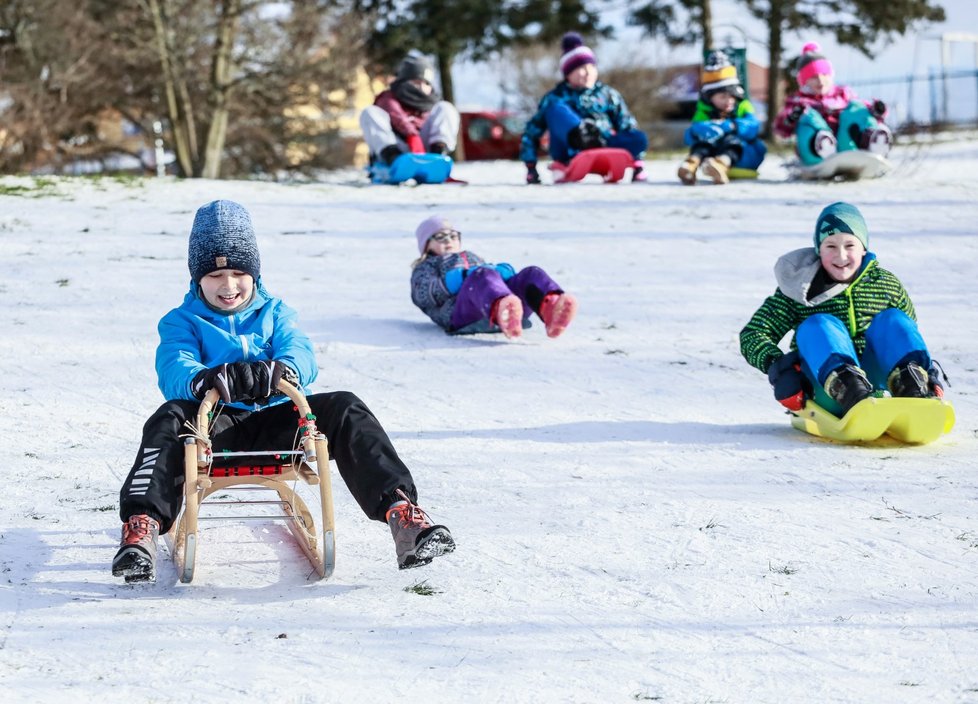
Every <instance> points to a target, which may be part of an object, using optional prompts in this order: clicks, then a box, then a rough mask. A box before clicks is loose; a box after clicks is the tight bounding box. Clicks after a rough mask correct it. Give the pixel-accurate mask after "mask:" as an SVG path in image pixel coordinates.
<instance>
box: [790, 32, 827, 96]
mask: <svg viewBox="0 0 978 704" xmlns="http://www.w3.org/2000/svg"><path fill="white" fill-rule="evenodd" d="M821 50H822V47H820V46H819V45H818V44H817V43H815V42H809V43H808V44H806V45H805V46H803V47H802V48H801V56H800V57H799V58H798V64H797V66H798V69H797V73H796V77H797V78H798V85H800V86H803V85H805V83H807V82H808V79H809V78H811V77H812V76H831V75H832V73H833V72H832V64H831V63H829V60H828V59H826V58H825V56H824V55H823V54H822V53H821Z"/></svg>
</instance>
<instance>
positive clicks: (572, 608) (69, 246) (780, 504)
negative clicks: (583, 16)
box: [0, 141, 978, 703]
mask: <svg viewBox="0 0 978 704" xmlns="http://www.w3.org/2000/svg"><path fill="white" fill-rule="evenodd" d="M893 159H894V161H895V162H896V164H897V168H896V169H895V171H894V172H893V173H892V174H891V175H890V176H888V177H887V178H885V179H881V180H877V181H870V182H860V183H846V184H831V185H830V184H819V183H816V184H810V183H809V184H799V183H791V182H787V181H786V180H785V175H784V171H783V169H782V168H781V165H780V162H779V160H778V159H777V158H772V159H770V160H769V162H768V163H767V164H765V166H764V167H763V168H762V173H761V179H760V180H759V181H757V182H738V183H734V184H732V185H730V186H728V187H724V188H717V187H712V186H707V185H704V186H699V187H696V188H686V187H683V186H681V185H679V183H678V181H676V180H675V168H676V166H677V162H676V160H675V159H672V160H661V161H656V160H653V161H651V162H650V164H649V168H650V175H651V182H650V183H649V184H646V185H630V184H620V185H616V186H605V185H602V184H599V183H585V184H581V185H576V186H560V187H551V186H542V187H532V188H531V187H527V186H524V185H522V179H523V170H522V167H521V165H520V164H518V163H473V164H461V165H459V166H458V167H457V169H456V172H457V175H458V176H459V177H461V178H466V179H468V180H469V181H470V185H468V186H454V185H449V186H437V187H434V186H433V187H421V188H411V187H401V188H392V187H366V186H365V185H364V184H363V182H362V181H361V180H360V175H359V174H354V173H352V172H346V173H338V174H332V175H331V176H330V177H329V179H328V180H327V182H324V183H318V184H307V185H276V184H264V183H251V182H207V181H183V182H176V181H172V180H162V181H156V180H146V181H138V182H120V181H115V180H112V179H102V180H96V181H93V180H65V181H60V180H58V181H54V182H51V183H49V184H48V183H46V182H41V183H40V184H36V183H35V181H34V180H33V179H29V178H14V177H6V178H2V179H0V191H3V192H4V193H10V192H12V191H16V190H17V188H20V187H22V188H24V189H25V190H22V191H19V193H20V194H19V195H2V196H0V301H2V309H0V310H2V312H0V316H2V318H0V320H2V329H3V331H4V334H3V335H2V336H0V462H2V467H3V478H4V487H3V492H2V495H3V499H2V501H0V577H2V578H0V691H2V692H3V695H2V698H3V701H5V702H59V703H60V702H62V701H64V700H65V698H66V697H67V698H69V699H70V700H72V701H95V700H98V701H102V702H143V701H152V702H171V701H172V702H177V701H190V700H194V701H201V702H221V701H278V702H302V703H310V702H344V701H360V702H371V701H391V700H401V699H411V700H416V701H426V702H457V701H464V702H634V701H660V702H668V703H686V702H688V703H703V702H978V655H976V653H978V478H976V474H975V471H974V463H975V457H976V454H978V377H976V369H978V366H976V364H978V363H976V361H975V349H976V344H978V314H976V311H975V301H976V298H978V284H976V272H978V237H976V223H978V189H976V187H975V185H974V180H973V178H972V175H973V174H975V173H976V172H978V142H974V141H957V142H950V143H943V144H933V145H927V146H923V147H917V146H904V147H898V148H897V149H896V150H895V152H894V154H893ZM38 186H39V187H38ZM214 198H231V199H235V200H238V201H240V202H241V203H243V204H244V205H245V206H246V207H248V208H249V209H250V210H251V212H252V214H253V217H254V221H255V224H256V227H257V230H258V233H259V235H258V239H259V243H260V245H261V248H262V260H263V272H264V275H263V278H264V280H265V283H266V286H267V287H268V289H269V290H270V291H272V292H273V293H275V294H277V295H280V296H282V297H283V298H284V299H285V300H286V301H287V302H289V303H290V304H291V305H292V306H293V307H294V308H296V309H297V310H298V311H299V313H300V316H301V320H302V322H303V324H304V327H305V328H306V330H307V331H308V332H309V333H310V334H311V336H312V337H313V339H314V341H315V343H316V346H317V352H318V353H319V359H320V365H321V373H320V377H319V380H318V381H317V383H316V384H315V385H314V388H313V390H315V391H326V390H336V389H349V390H353V391H355V392H356V393H357V394H358V395H360V396H361V397H362V398H363V399H365V400H366V401H367V402H368V404H370V406H371V407H372V408H373V410H374V412H375V413H376V414H377V415H378V416H379V417H380V419H381V421H382V422H383V423H384V425H385V427H386V428H387V429H388V431H389V433H390V435H391V436H392V438H393V440H394V442H395V444H396V445H397V447H398V449H399V451H400V453H401V454H402V456H403V457H404V459H405V460H406V462H407V463H408V465H409V466H410V467H411V468H412V471H413V472H414V474H415V478H416V480H417V482H418V485H419V488H420V493H421V503H422V505H423V506H424V507H425V508H426V509H427V510H428V511H429V512H430V513H431V515H432V517H433V518H435V519H436V520H437V521H439V522H444V523H446V524H447V525H448V526H449V527H450V528H451V529H452V531H453V533H454V535H455V537H456V539H457V542H458V550H457V552H456V553H454V554H453V555H450V556H447V557H445V558H441V559H439V560H437V561H435V562H434V563H432V564H431V565H430V566H428V567H426V568H422V569H418V570H412V571H404V572H400V571H398V570H397V567H396V563H395V560H394V552H393V546H392V543H391V540H390V535H389V531H388V529H387V527H386V526H384V525H382V524H379V523H372V522H370V521H368V520H366V519H365V518H364V517H363V515H362V514H361V513H360V512H359V510H358V508H357V507H356V506H355V504H354V502H353V500H352V499H351V497H350V495H349V493H348V492H347V491H346V488H345V487H344V486H343V484H342V482H341V481H340V479H339V477H338V475H337V474H336V472H335V469H334V472H333V476H334V479H333V482H334V493H335V498H336V511H337V535H338V553H337V568H336V573H335V575H334V576H333V578H332V579H330V580H328V581H326V582H315V581H310V580H308V579H307V577H308V565H307V562H306V561H305V560H304V558H303V557H302V555H301V553H300V552H299V551H298V549H297V548H296V547H295V546H294V544H293V542H292V541H291V539H290V537H289V536H288V534H287V533H286V532H285V530H284V529H283V528H282V527H280V525H278V524H273V523H269V524H261V523H260V524H227V525H225V524H221V525H214V524H208V525H207V526H205V528H204V532H203V534H202V545H201V552H200V558H199V561H198V570H197V576H196V579H195V581H194V582H193V583H192V584H190V585H182V584H179V583H178V582H177V579H176V574H175V571H174V569H173V566H172V563H170V562H169V561H167V560H165V559H162V556H161V568H160V571H161V574H160V578H159V581H158V583H157V584H156V585H154V586H142V587H129V586H125V585H123V584H121V583H120V581H119V580H116V579H114V578H113V577H112V576H111V574H110V572H109V562H110V560H111V558H112V556H113V554H114V552H115V550H116V546H117V542H118V537H119V519H118V516H117V506H118V503H117V501H118V499H117V497H118V489H119V486H120V484H121V482H122V480H123V478H124V477H125V475H126V473H127V471H128V469H129V466H130V464H131V462H132V461H133V458H134V455H135V450H136V447H137V444H138V440H139V435H140V430H141V427H142V423H143V421H144V420H145V419H146V418H147V417H148V416H149V414H150V413H151V412H152V411H153V410H154V409H155V408H156V407H157V406H158V405H159V403H160V402H161V397H160V394H159V391H158V390H157V387H156V381H155V375H154V371H153V352H154V349H155V346H156V343H157V335H156V322H157V320H158V319H159V318H160V317H161V316H162V315H163V314H164V313H165V312H166V311H167V310H169V309H170V308H171V307H173V306H175V305H177V304H178V303H179V302H180V300H181V299H182V296H183V294H184V292H185V290H186V286H187V283H188V280H189V275H188V273H187V265H186V245H187V235H188V233H189V229H190V224H191V222H192V218H193V214H194V211H195V209H196V208H197V207H198V206H199V205H201V204H203V203H205V202H207V201H209V200H212V199H214ZM840 199H843V200H849V201H851V202H853V203H855V204H857V205H858V206H859V207H860V208H862V210H863V212H864V213H865V215H866V218H867V220H868V222H869V224H870V229H871V233H872V235H871V237H872V240H871V245H872V248H873V249H874V250H875V251H877V253H878V254H879V256H880V259H881V261H882V263H883V265H884V266H886V267H887V268H889V269H891V270H892V271H894V272H895V273H896V274H897V275H898V276H900V277H901V278H902V279H903V281H904V283H905V284H906V286H907V288H908V289H909V291H910V293H911V295H912V297H913V300H914V303H915V304H916V307H917V311H918V315H919V318H920V321H921V327H922V330H923V333H924V335H925V337H926V339H927V340H928V342H929V344H930V346H931V349H932V353H933V354H934V356H935V357H936V358H937V359H939V360H940V361H941V362H942V363H943V364H944V367H945V368H946V370H947V373H948V375H949V376H950V378H951V384H952V387H951V389H950V393H949V399H950V400H952V401H953V403H954V405H955V408H956V411H957V416H958V423H957V426H956V427H955V428H954V430H953V431H952V432H951V434H950V435H948V436H946V437H945V438H942V439H941V440H939V441H937V442H935V443H934V444H932V445H929V446H925V447H894V446H882V447H880V446H877V447H845V446H841V445H836V444H833V443H830V442H826V441H821V440H818V439H815V438H812V437H809V436H806V435H803V434H801V433H799V432H797V431H795V430H793V429H792V428H791V427H790V425H789V422H788V419H787V418H786V417H785V416H784V415H783V414H782V413H780V412H779V407H778V406H777V405H776V403H775V402H774V400H773V398H772V396H771V393H770V390H769V387H768V384H767V380H766V378H765V377H764V375H762V374H761V373H759V372H758V371H756V370H754V369H752V368H750V367H748V366H747V364H746V363H745V362H744V361H743V360H742V359H741V357H740V355H739V352H738V341H737V335H738V332H739V330H740V328H741V327H742V325H743V324H744V323H745V322H746V321H747V319H748V318H749V317H750V315H751V313H752V312H753V311H754V309H755V308H756V307H757V306H758V305H759V304H760V303H761V301H762V300H763V298H764V297H765V296H767V295H769V294H770V293H771V292H772V291H773V290H774V286H775V284H774V277H773V272H772V267H773V265H774V261H775V259H776V258H777V257H778V256H779V255H780V254H782V253H783V252H785V251H787V250H789V249H793V248H796V247H802V246H805V245H806V244H807V243H809V242H810V241H811V231H812V228H813V225H814V220H815V217H816V215H817V214H818V212H819V210H820V209H821V208H822V207H823V206H824V205H826V204H828V203H829V202H832V201H834V200H840ZM433 212H442V213H444V214H446V215H448V216H450V217H452V218H454V219H455V221H456V223H457V225H458V226H459V228H460V229H461V230H462V231H463V233H464V241H463V243H464V245H465V246H467V247H468V248H469V249H472V250H473V251H476V252H478V253H480V254H482V255H483V256H485V257H486V258H488V259H493V260H506V261H510V262H512V263H513V264H515V265H517V267H520V266H525V265H528V264H538V265H540V266H543V267H544V268H545V269H547V270H548V271H549V272H550V273H551V274H552V275H553V276H554V277H555V278H556V279H557V280H558V281H559V282H561V283H562V285H563V286H564V287H565V288H566V289H567V290H569V291H572V292H574V293H575V294H577V296H578V297H579V299H580V303H581V309H580V314H579V317H578V319H577V320H576V321H575V323H574V324H573V326H572V327H571V328H570V329H569V330H568V331H567V333H566V334H565V336H564V337H562V338H560V339H558V340H550V339H548V338H547V337H546V335H545V334H544V331H543V329H542V326H540V325H539V324H538V325H536V326H535V327H534V328H533V329H531V330H528V331H526V333H525V335H524V337H523V339H522V340H519V341H515V342H507V341H505V340H504V339H502V338H501V337H495V336H479V337H469V338H465V339H459V338H452V337H449V336H446V335H444V334H443V333H442V332H441V331H440V330H438V329H437V328H436V327H435V326H434V325H432V324H431V323H430V322H428V321H427V319H426V318H425V317H424V316H423V315H422V314H421V313H420V312H419V311H418V310H416V309H415V308H414V307H413V305H412V304H411V301H410V297H409V286H408V279H409V275H410V268H409V267H410V263H411V261H412V260H413V259H414V257H415V256H416V255H417V250H416V247H415V241H414V237H413V230H414V227H415V225H416V224H417V223H418V222H419V221H420V220H421V219H422V218H424V217H426V216H427V215H429V214H431V213H433ZM425 588H427V589H425ZM418 592H428V593H418Z"/></svg>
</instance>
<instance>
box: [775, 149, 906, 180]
mask: <svg viewBox="0 0 978 704" xmlns="http://www.w3.org/2000/svg"><path fill="white" fill-rule="evenodd" d="M789 168H790V170H791V173H792V175H793V176H794V177H795V178H799V179H802V180H804V181H833V180H836V179H840V180H844V181H858V180H859V179H862V178H879V177H880V176H885V175H886V174H888V173H889V172H890V171H891V170H892V169H893V164H891V163H890V162H889V161H887V160H886V159H885V158H884V157H882V156H880V155H879V154H873V153H871V152H867V151H863V150H861V149H851V150H848V151H844V152H836V153H835V154H833V155H832V156H830V157H826V158H825V159H824V160H822V161H820V162H819V163H817V164H812V165H811V166H804V165H802V164H801V163H796V164H794V165H793V166H791V167H789Z"/></svg>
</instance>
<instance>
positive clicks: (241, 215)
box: [187, 200, 261, 283]
mask: <svg viewBox="0 0 978 704" xmlns="http://www.w3.org/2000/svg"><path fill="white" fill-rule="evenodd" d="M187 263H188V265H189V266H190V276H191V277H192V278H193V280H194V283H200V280H201V279H202V278H204V277H205V276H207V275H208V274H210V273H211V272H213V271H218V270H219V269H237V270H238V271H243V272H245V273H247V274H251V276H252V278H254V279H255V280H256V281H257V280H258V276H259V275H260V274H261V258H260V257H259V256H258V242H257V240H256V239H255V228H254V227H253V226H252V224H251V216H250V215H249V214H248V211H247V210H245V208H244V206H242V205H239V204H238V203H235V202H234V201H231V200H215V201H212V202H210V203H208V204H207V205H204V206H201V207H200V209H198V210H197V215H196V216H194V226H193V227H192V228H191V230H190V247H189V254H188V257H187Z"/></svg>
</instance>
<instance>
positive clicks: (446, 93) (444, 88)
mask: <svg viewBox="0 0 978 704" xmlns="http://www.w3.org/2000/svg"><path fill="white" fill-rule="evenodd" d="M435 59H436V60H437V61H438V75H439V76H440V77H441V94H442V98H443V99H444V100H447V101H448V102H450V103H453V104H454V103H455V84H454V83H453V82H452V57H451V56H450V55H449V54H447V53H438V54H436V55H435ZM455 159H456V160H458V161H463V160H464V159H465V147H464V146H463V145H462V140H461V139H460V140H458V146H456V147H455Z"/></svg>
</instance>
